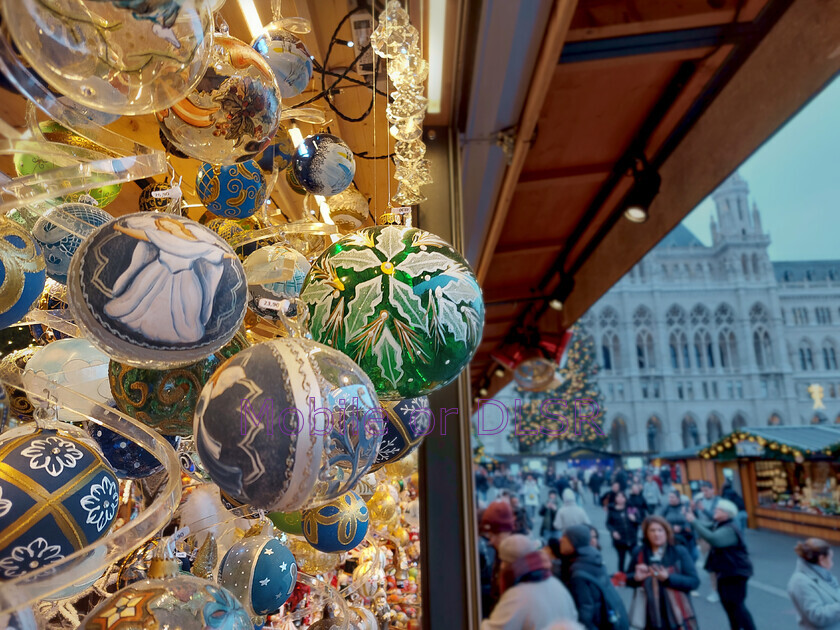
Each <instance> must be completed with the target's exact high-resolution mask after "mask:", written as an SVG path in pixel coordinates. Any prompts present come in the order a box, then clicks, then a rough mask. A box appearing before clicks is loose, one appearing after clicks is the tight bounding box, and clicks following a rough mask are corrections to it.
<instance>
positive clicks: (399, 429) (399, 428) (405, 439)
mask: <svg viewBox="0 0 840 630" xmlns="http://www.w3.org/2000/svg"><path fill="white" fill-rule="evenodd" d="M382 409H383V410H384V411H385V435H383V436H382V443H381V444H380V445H379V453H378V454H377V456H376V461H375V462H374V463H373V466H371V470H372V471H373V470H379V469H380V468H381V467H382V466H384V465H385V464H390V463H392V462H395V461H397V460H399V459H402V458H403V457H405V456H406V455H408V454H409V453H411V452H412V451H414V450H415V449H416V448H417V447H418V446H420V444H421V443H422V442H423V438H424V437H426V435H428V434H429V431H430V427H432V422H433V419H432V410H431V408H430V407H429V399H428V397H426V396H418V397H417V398H406V399H405V400H399V401H383V403H382Z"/></svg>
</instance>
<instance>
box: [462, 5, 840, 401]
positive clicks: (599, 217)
mask: <svg viewBox="0 0 840 630" xmlns="http://www.w3.org/2000/svg"><path fill="white" fill-rule="evenodd" d="M521 4H528V5H530V7H531V8H530V13H528V15H523V14H522V11H523V10H524V9H520V11H519V13H516V12H515V11H514V9H513V8H511V5H518V6H521V5H520V3H506V5H505V6H507V7H508V8H507V9H505V10H506V11H508V13H511V12H513V14H512V15H507V14H505V15H500V14H501V12H502V8H500V5H501V3H500V2H498V1H497V2H494V1H493V0H487V1H486V2H485V3H484V12H483V13H482V14H481V16H482V20H481V21H476V23H477V24H479V25H480V26H481V29H483V30H480V32H479V33H478V35H477V36H476V39H477V41H476V44H475V47H474V50H476V51H478V52H477V53H476V55H475V59H474V62H473V72H472V75H473V77H474V80H473V84H472V87H471V89H469V90H465V91H464V94H465V96H464V98H465V99H466V103H467V104H466V105H465V104H464V103H463V102H462V105H461V111H465V112H467V113H468V118H467V121H466V123H463V124H462V125H461V128H462V131H463V132H464V134H465V144H464V149H463V154H464V164H463V167H464V168H463V175H462V189H463V198H464V214H465V216H464V226H465V233H466V243H465V249H466V252H467V254H468V257H469V258H470V260H471V262H472V263H473V264H474V265H475V266H476V268H477V271H478V274H479V276H480V279H481V280H482V282H483V287H484V295H485V300H486V304H487V317H486V325H485V330H484V338H483V340H482V344H481V346H480V348H479V350H478V353H477V354H476V356H475V358H474V360H473V362H472V364H471V376H472V382H473V386H474V388H475V389H478V388H479V387H482V386H483V387H486V388H487V389H488V390H489V393H490V395H492V394H493V393H494V392H495V391H497V390H498V389H499V388H500V387H501V386H503V385H504V384H505V383H506V382H507V381H508V380H509V373H508V374H506V375H505V376H504V377H494V376H493V373H494V371H495V368H496V367H498V366H497V365H495V363H494V362H493V359H492V357H491V353H492V352H494V351H495V350H497V349H498V348H499V347H501V346H503V345H505V344H506V343H509V342H511V341H514V340H515V339H516V337H517V333H518V332H519V331H521V330H524V329H527V328H528V327H529V326H537V327H538V328H539V329H540V330H541V331H543V332H559V331H562V330H564V329H565V328H567V327H568V326H569V325H571V324H572V323H573V322H574V321H575V320H576V319H577V318H578V317H580V315H582V314H583V313H584V312H585V311H586V310H587V309H588V308H589V307H590V306H591V305H592V304H593V303H594V302H595V301H596V300H597V299H598V298H600V297H601V296H602V295H603V294H604V293H605V292H606V291H607V290H608V289H609V287H611V286H612V285H613V284H614V283H615V282H616V281H618V280H619V279H620V278H621V276H622V275H624V274H625V273H626V272H627V271H628V270H629V269H630V267H632V265H633V264H635V263H636V262H637V261H638V260H639V259H640V258H642V257H643V256H644V255H645V254H646V253H647V252H648V251H649V250H650V249H651V248H652V247H653V246H654V245H655V244H656V243H657V242H658V241H659V240H660V239H661V238H662V237H664V236H665V235H666V234H667V233H668V232H669V231H670V230H671V229H673V228H674V226H676V225H677V224H678V223H679V221H680V220H682V218H683V217H684V216H685V215H686V214H687V213H688V212H689V211H690V210H691V209H693V208H694V207H695V206H696V205H697V204H698V203H699V202H700V201H702V199H703V198H704V197H705V196H706V195H708V194H709V193H710V192H711V191H712V190H713V189H714V188H715V187H716V186H717V185H718V184H719V183H720V182H722V181H723V180H724V179H725V178H726V177H727V176H728V175H729V174H730V173H731V172H732V171H734V170H735V169H736V168H737V166H738V165H739V164H741V163H742V162H743V161H744V160H745V159H746V158H747V157H748V156H749V155H750V154H751V153H753V152H754V151H755V150H756V149H757V148H758V147H759V146H760V145H761V144H762V143H763V142H764V141H766V140H767V138H769V137H770V136H771V135H772V134H773V133H774V132H775V131H776V130H777V129H779V127H781V126H782V125H783V124H784V123H785V122H786V121H787V120H788V119H789V118H790V117H791V116H793V115H794V114H795V113H796V112H797V111H798V110H799V109H800V108H801V107H802V106H803V105H804V104H805V103H807V101H808V100H809V99H810V98H812V97H813V96H814V95H815V94H816V93H818V92H819V91H820V90H821V89H822V88H823V87H824V86H825V85H826V84H827V83H828V82H829V81H830V80H831V79H832V78H833V77H834V76H835V74H836V73H837V72H838V70H840V53H839V52H838V45H840V3H836V2H825V1H824V0H797V1H796V2H792V1H791V0H720V1H719V2H714V3H713V2H707V0H685V1H683V2H672V1H670V0H650V1H649V2H641V3H640V2H636V1H631V0H579V1H578V2H574V1H565V0H557V1H556V2H554V3H551V2H535V3H533V5H531V4H530V3H521ZM541 12H542V13H541ZM497 14H499V15H497ZM541 15H545V16H546V17H545V19H542V20H537V22H536V24H537V25H538V26H537V27H535V30H534V39H537V41H540V42H541V45H540V46H535V45H534V44H533V41H532V42H528V41H527V40H525V41H523V40H522V39H521V38H520V39H519V40H518V41H519V45H520V46H521V47H523V50H521V51H520V50H519V49H517V48H516V46H513V47H512V49H513V50H514V51H517V52H518V53H521V54H514V55H509V57H507V58H505V59H503V60H502V62H500V60H499V59H498V58H497V56H496V52H497V51H501V52H502V53H503V52H504V51H506V50H511V46H512V45H511V38H513V37H514V36H515V34H516V33H518V31H517V30H516V29H511V28H508V29H507V30H508V31H510V34H508V33H507V32H506V31H505V30H504V28H503V27H504V26H506V24H507V25H509V24H516V25H520V24H522V23H523V22H526V21H527V19H526V18H528V19H532V20H533V19H534V18H535V16H536V17H539V16H541ZM494 16H495V21H494ZM503 18H505V19H503ZM516 37H519V35H516ZM491 44H492V45H491ZM547 55H548V56H549V57H550V58H551V59H553V63H550V64H549V63H547V62H546V61H545V59H546V56H547ZM552 55H553V57H552ZM558 61H559V63H558ZM514 71H516V72H518V73H519V74H517V75H516V76H517V77H519V78H520V79H521V77H522V76H529V77H530V79H529V81H528V82H527V87H526V90H527V91H526V93H525V95H524V98H523V97H522V95H513V94H510V93H509V91H501V87H500V86H503V85H504V86H508V87H510V86H512V85H516V83H515V82H512V81H511V80H510V77H511V74H510V73H511V72H514ZM487 76H493V77H494V83H493V84H492V85H495V86H496V87H497V88H499V89H498V90H497V91H493V90H491V87H492V85H490V84H488V83H487V81H486V80H481V78H482V77H485V78H486V77H487ZM488 85H490V86H489V87H488ZM499 91H501V94H499V93H498V92H499ZM499 99H501V101H500V100H499ZM505 99H507V100H505ZM500 103H502V105H500ZM503 105H504V106H503ZM488 108H489V109H492V112H491V113H492V114H493V115H489V114H488ZM475 120H480V121H483V126H481V125H479V126H478V128H477V129H476V128H475V125H473V124H472V123H473V121H475ZM494 122H495V123H496V124H497V125H499V127H497V128H496V131H502V126H504V125H509V126H511V127H512V128H513V129H514V130H515V133H513V134H512V135H510V134H509V135H507V136H506V135H505V134H502V137H501V138H499V140H503V139H504V138H507V146H508V147H509V149H510V150H509V152H508V154H507V156H505V153H504V151H503V149H502V147H501V145H505V142H504V141H500V142H499V143H498V144H497V143H496V139H495V137H494V136H493V134H490V133H489V132H490V130H491V129H492V126H493V123H494ZM482 134H483V135H482ZM641 154H644V156H645V157H646V159H647V160H648V162H649V163H650V164H651V165H653V166H654V167H656V168H657V169H658V170H659V173H660V174H661V176H662V187H661V192H660V194H659V196H658V197H657V198H656V200H655V201H654V203H653V205H652V207H651V209H650V218H649V219H648V221H647V222H646V223H644V224H642V225H637V224H631V223H629V222H628V221H626V220H623V219H622V210H623V205H622V201H623V200H624V199H625V196H626V194H627V192H628V191H629V189H630V186H631V183H632V178H631V177H629V176H628V175H627V173H628V168H629V166H630V165H631V164H632V161H633V157H634V156H638V155H641ZM505 158H507V159H505ZM552 298H558V299H559V300H561V301H562V303H563V309H562V311H560V312H557V311H553V310H550V309H548V302H549V301H550V300H551V299H552ZM483 397H486V396H483Z"/></svg>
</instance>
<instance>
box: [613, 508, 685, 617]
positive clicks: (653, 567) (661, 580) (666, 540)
mask: <svg viewBox="0 0 840 630" xmlns="http://www.w3.org/2000/svg"><path fill="white" fill-rule="evenodd" d="M699 585H700V579H699V578H698V577H697V571H696V569H695V567H694V561H693V560H692V559H691V555H690V554H689V553H688V550H687V549H686V548H685V547H683V546H682V545H677V544H675V542H674V532H673V530H672V529H671V526H670V524H669V523H668V521H667V520H665V519H664V518H662V517H661V516H648V517H647V518H646V519H645V520H644V522H643V523H642V544H641V545H639V547H637V548H636V549H635V550H634V551H633V554H632V556H631V558H630V566H629V567H628V569H627V586H630V587H632V588H634V589H635V590H634V592H633V600H632V602H631V604H630V627H631V628H633V629H636V630H696V629H697V627H698V626H697V618H696V615H695V613H694V607H693V606H692V604H691V597H690V595H689V593H691V591H693V590H694V589H696V588H697V587H698V586H699Z"/></svg>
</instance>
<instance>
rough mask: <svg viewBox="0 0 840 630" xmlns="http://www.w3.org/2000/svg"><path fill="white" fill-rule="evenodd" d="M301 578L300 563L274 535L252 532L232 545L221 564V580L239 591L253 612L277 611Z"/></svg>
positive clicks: (241, 600) (242, 601)
mask: <svg viewBox="0 0 840 630" xmlns="http://www.w3.org/2000/svg"><path fill="white" fill-rule="evenodd" d="M296 582H297V563H296V562H295V557H294V556H293V555H292V552H291V551H289V550H288V549H287V548H286V546H285V545H283V544H282V543H281V542H280V541H279V540H277V539H276V538H275V537H274V536H271V535H266V534H257V535H256V536H248V537H246V538H243V539H242V540H240V541H239V542H237V543H235V544H234V545H233V547H231V548H230V549H229V550H228V552H227V553H226V554H225V556H224V557H223V558H222V562H221V564H220V565H219V584H220V585H221V586H224V587H225V588H226V589H228V590H229V591H230V592H231V593H233V594H234V595H236V597H237V599H238V600H239V601H240V602H241V603H242V606H243V607H244V608H245V610H247V611H248V614H249V615H252V616H262V615H270V614H272V613H275V612H277V611H278V610H279V609H280V606H282V605H283V603H284V602H285V601H286V600H287V599H289V595H291V594H292V591H293V590H294V588H295V583H296Z"/></svg>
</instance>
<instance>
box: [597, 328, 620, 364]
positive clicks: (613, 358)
mask: <svg viewBox="0 0 840 630" xmlns="http://www.w3.org/2000/svg"><path fill="white" fill-rule="evenodd" d="M601 355H602V357H603V360H604V361H603V366H602V367H603V368H604V370H606V371H611V370H620V369H621V347H620V344H619V340H618V335H616V334H615V333H614V332H606V333H604V337H603V339H602V340H601Z"/></svg>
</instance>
